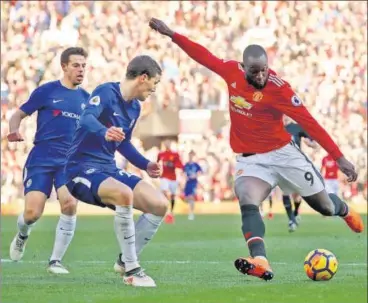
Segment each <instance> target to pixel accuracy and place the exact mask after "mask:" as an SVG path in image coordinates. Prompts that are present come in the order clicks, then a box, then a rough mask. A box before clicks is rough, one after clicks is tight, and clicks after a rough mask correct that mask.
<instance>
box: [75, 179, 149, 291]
mask: <svg viewBox="0 0 368 303" xmlns="http://www.w3.org/2000/svg"><path fill="white" fill-rule="evenodd" d="M128 178H129V177H128ZM121 179H122V180H123V178H121ZM74 180H75V179H74ZM75 181H77V180H75ZM79 181H81V180H80V179H79ZM126 183H128V184H129V181H127V182H126ZM92 184H93V183H92V182H91V185H92ZM96 185H97V184H96ZM96 187H97V188H98V192H97V195H98V197H99V199H100V201H103V202H102V203H103V204H107V205H115V209H116V210H115V219H114V227H115V234H116V237H117V240H118V243H119V246H120V250H121V253H123V252H124V260H125V269H126V272H125V274H124V276H123V280H124V283H125V284H127V285H132V286H146V287H155V286H156V284H155V282H154V281H153V280H152V278H150V277H149V276H147V275H146V274H145V273H144V271H143V269H142V268H141V267H140V265H139V263H138V257H137V253H136V248H135V242H136V235H135V228H134V219H133V192H132V190H131V188H130V187H129V186H127V185H125V184H124V183H122V182H120V181H118V180H117V179H115V178H112V177H109V178H107V179H105V180H104V181H102V183H101V184H100V185H99V186H96Z"/></svg>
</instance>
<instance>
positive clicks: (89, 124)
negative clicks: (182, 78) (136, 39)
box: [65, 56, 168, 287]
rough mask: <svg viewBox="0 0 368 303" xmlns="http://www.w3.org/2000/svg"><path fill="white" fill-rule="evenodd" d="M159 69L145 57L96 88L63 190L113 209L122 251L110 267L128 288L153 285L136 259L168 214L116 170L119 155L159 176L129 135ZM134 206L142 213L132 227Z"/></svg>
mask: <svg viewBox="0 0 368 303" xmlns="http://www.w3.org/2000/svg"><path fill="white" fill-rule="evenodd" d="M161 73H162V72H161V68H160V66H159V65H158V64H157V62H156V61H155V60H153V59H152V58H151V57H149V56H138V57H135V58H134V59H133V60H132V61H131V62H129V64H128V67H127V71H126V74H125V77H124V79H123V80H122V81H121V82H108V83H104V84H102V85H100V86H98V87H97V88H96V89H95V90H94V91H93V92H92V94H91V97H90V99H89V101H88V105H87V107H86V109H85V111H84V112H83V114H82V116H81V119H80V124H79V127H78V128H77V131H76V133H75V136H74V139H73V143H72V145H71V147H70V150H69V151H68V161H67V165H66V167H65V169H66V173H67V176H68V183H67V186H68V189H69V190H70V192H71V193H72V195H73V196H74V197H75V198H76V199H78V200H80V201H83V202H85V203H88V204H92V205H96V206H100V207H106V206H107V207H110V208H112V209H114V210H115V220H114V226H115V233H116V237H117V240H118V242H119V247H120V250H121V253H123V252H124V255H123V256H122V255H121V254H120V255H119V259H118V261H117V263H116V264H115V266H114V269H115V271H119V272H121V273H124V275H123V281H124V283H125V284H127V285H133V286H143V287H155V286H156V284H155V282H154V281H153V279H152V278H150V277H149V276H147V275H146V274H145V273H144V271H143V270H142V268H141V267H140V265H139V262H138V255H139V254H140V252H141V251H142V249H143V247H144V246H145V245H146V244H147V243H148V242H149V241H150V239H151V238H152V237H153V235H154V234H155V233H156V231H157V229H158V227H159V225H160V224H161V222H162V219H163V217H164V215H165V213H166V211H167V207H168V201H167V199H166V198H165V196H164V195H163V194H162V193H161V192H160V191H159V190H156V189H155V188H154V187H153V186H152V185H150V184H149V183H147V182H145V181H143V180H141V179H140V178H139V177H137V176H135V175H131V174H129V173H127V172H126V171H124V170H120V169H119V168H117V166H116V162H115V158H114V154H115V152H116V151H118V152H120V153H121V154H122V155H123V156H124V157H125V158H126V159H127V160H128V161H129V162H131V163H132V164H133V165H135V166H136V167H138V168H140V169H142V170H145V171H146V172H147V173H148V175H149V176H150V177H152V178H158V177H159V176H160V175H161V167H160V165H159V164H158V163H155V162H150V161H149V160H147V159H146V158H145V157H144V156H143V155H141V154H140V153H139V152H138V151H137V150H136V148H135V147H134V146H133V145H132V143H131V137H132V131H133V129H134V127H135V125H136V123H137V120H138V118H139V116H140V113H141V105H140V102H143V101H144V100H146V99H147V98H148V97H149V95H151V94H152V93H153V92H154V91H155V88H156V85H157V84H158V83H159V81H160V77H161ZM133 197H134V208H136V209H139V210H141V211H143V215H142V216H141V217H140V218H139V219H138V222H137V223H136V225H135V226H134V221H133V209H132V208H133Z"/></svg>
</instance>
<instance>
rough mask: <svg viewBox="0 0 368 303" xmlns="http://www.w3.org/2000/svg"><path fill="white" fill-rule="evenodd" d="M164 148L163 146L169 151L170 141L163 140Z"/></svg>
mask: <svg viewBox="0 0 368 303" xmlns="http://www.w3.org/2000/svg"><path fill="white" fill-rule="evenodd" d="M164 146H165V148H166V149H170V147H171V142H170V140H165V141H164Z"/></svg>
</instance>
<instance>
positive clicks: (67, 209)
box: [60, 195, 77, 216]
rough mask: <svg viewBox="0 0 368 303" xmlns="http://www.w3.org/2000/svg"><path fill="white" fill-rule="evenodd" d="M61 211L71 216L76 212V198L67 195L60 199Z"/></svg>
mask: <svg viewBox="0 0 368 303" xmlns="http://www.w3.org/2000/svg"><path fill="white" fill-rule="evenodd" d="M60 208H61V213H62V214H64V215H68V216H73V215H75V214H76V213H77V200H76V199H75V198H74V197H73V196H72V195H69V196H68V197H66V198H65V199H63V200H60Z"/></svg>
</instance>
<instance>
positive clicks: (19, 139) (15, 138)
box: [7, 132, 24, 142]
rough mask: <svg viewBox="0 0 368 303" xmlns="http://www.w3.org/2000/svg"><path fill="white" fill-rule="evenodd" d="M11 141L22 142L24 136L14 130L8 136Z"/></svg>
mask: <svg viewBox="0 0 368 303" xmlns="http://www.w3.org/2000/svg"><path fill="white" fill-rule="evenodd" d="M7 137H8V141H9V142H22V141H24V139H23V138H22V135H21V134H20V133H19V132H13V133H10V134H9V135H8V136H7Z"/></svg>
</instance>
